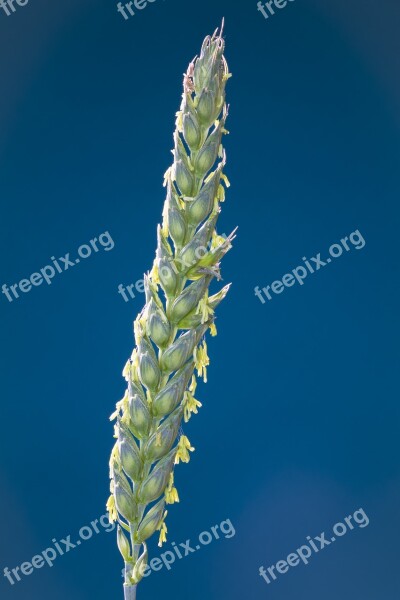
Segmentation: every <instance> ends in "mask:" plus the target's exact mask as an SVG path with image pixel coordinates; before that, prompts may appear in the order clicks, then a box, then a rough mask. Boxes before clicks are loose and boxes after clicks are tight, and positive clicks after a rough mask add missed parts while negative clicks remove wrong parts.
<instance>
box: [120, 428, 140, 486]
mask: <svg viewBox="0 0 400 600" xmlns="http://www.w3.org/2000/svg"><path fill="white" fill-rule="evenodd" d="M118 452H119V457H120V461H121V465H122V468H123V469H124V471H125V473H126V474H127V475H129V477H130V478H131V479H132V480H133V481H138V480H139V477H140V474H141V471H142V460H141V458H140V451H139V448H138V447H137V444H136V442H135V440H134V438H133V437H132V435H131V433H130V431H129V430H128V429H127V428H126V427H125V426H124V425H123V424H122V423H121V422H119V423H118Z"/></svg>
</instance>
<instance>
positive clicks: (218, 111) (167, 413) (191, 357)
mask: <svg viewBox="0 0 400 600" xmlns="http://www.w3.org/2000/svg"><path fill="white" fill-rule="evenodd" d="M224 46H225V43H224V40H223V38H222V28H221V31H220V32H219V31H218V30H217V31H216V32H215V33H214V34H213V35H212V36H208V37H206V39H205V40H204V42H203V45H202V48H201V53H200V55H199V56H198V57H196V58H195V59H194V60H193V61H192V62H191V63H190V65H189V68H188V70H187V72H186V74H185V75H184V82H183V94H182V103H181V107H180V110H179V112H178V113H177V119H176V130H175V134H174V150H173V156H174V161H173V165H172V166H171V167H170V168H169V169H168V171H167V172H166V174H165V182H164V185H165V187H166V189H167V197H166V200H165V204H164V210H163V222H162V225H161V226H158V232H157V242H158V243H157V251H156V257H155V260H154V264H153V267H152V270H151V271H150V273H148V274H147V275H146V276H145V292H146V304H145V307H144V308H143V310H142V312H141V313H140V314H139V315H138V317H137V318H136V320H135V323H134V333H135V343H136V346H135V348H134V350H133V352H132V355H131V358H130V359H129V360H128V362H127V364H126V366H125V368H124V371H123V376H124V378H125V379H126V381H127V389H126V393H125V395H124V397H123V399H122V400H121V401H120V402H118V403H117V407H116V411H115V412H114V414H113V415H111V419H112V420H114V419H115V420H116V423H115V437H116V438H117V441H116V443H115V445H114V447H113V450H112V453H111V459H110V478H111V496H110V498H109V500H108V502H107V508H108V511H109V515H110V520H112V521H118V524H119V525H118V533H117V538H118V547H119V550H120V552H121V554H122V556H123V559H124V562H125V583H124V591H125V600H135V598H136V588H137V584H138V583H139V581H140V580H141V579H142V577H143V570H144V568H145V567H146V565H147V546H146V540H147V539H148V538H149V537H151V536H152V535H153V534H154V533H155V532H156V531H159V532H160V539H159V545H161V544H162V543H163V542H164V541H165V540H166V533H167V528H166V524H165V517H166V514H167V511H166V510H165V507H166V505H167V504H173V503H174V502H179V497H178V492H177V490H176V487H175V484H174V467H175V465H176V464H178V463H179V462H180V461H182V462H188V461H189V456H190V452H192V451H193V450H194V448H192V446H191V444H190V442H189V440H188V438H187V437H186V436H185V435H184V434H183V432H182V423H185V422H187V421H188V420H189V419H190V417H191V415H192V414H193V413H197V409H198V407H200V406H201V404H200V402H199V401H198V400H196V398H195V396H194V394H195V390H196V377H199V376H200V377H203V379H204V380H205V381H206V377H207V366H208V364H209V359H208V355H207V345H206V341H205V334H206V331H207V329H210V330H211V334H212V335H215V334H216V329H215V323H214V319H215V314H214V311H215V309H216V307H217V306H218V304H219V303H220V302H221V301H222V300H223V299H224V298H225V296H226V294H227V292H228V289H229V285H227V286H225V287H223V288H222V289H221V290H220V291H219V292H218V293H216V294H214V295H212V296H209V286H210V283H211V282H212V281H213V280H214V279H220V261H221V259H222V257H223V256H224V255H225V254H226V252H228V250H230V248H231V242H232V239H233V238H234V233H233V234H231V235H230V236H228V237H224V236H220V235H218V234H217V231H216V228H215V226H216V222H217V219H218V215H219V213H220V203H221V202H223V201H224V198H225V188H224V186H223V183H225V185H226V186H228V185H229V183H228V180H227V178H226V176H225V175H224V173H223V169H224V167H225V162H226V157H225V152H224V150H223V147H222V136H223V135H224V134H225V133H227V131H226V130H225V121H226V118H227V112H228V111H227V106H226V103H225V85H226V82H227V80H228V78H229V76H230V74H229V72H228V66H227V63H226V60H225V57H224ZM196 372H197V376H196Z"/></svg>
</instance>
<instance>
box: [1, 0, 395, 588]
mask: <svg viewBox="0 0 400 600" xmlns="http://www.w3.org/2000/svg"><path fill="white" fill-rule="evenodd" d="M100 4H101V5H100ZM349 4H351V6H349ZM223 15H224V16H225V18H226V41H227V57H228V60H229V65H230V69H231V71H232V72H233V74H234V77H233V78H232V79H231V80H230V82H229V88H228V97H229V103H230V105H231V110H230V117H229V126H228V129H229V130H230V131H231V134H230V136H229V137H228V138H227V139H226V146H227V152H228V167H227V174H228V175H229V177H230V180H231V183H232V187H231V189H230V190H229V192H228V198H227V202H226V204H225V205H224V206H223V214H222V215H221V219H220V223H221V224H220V231H221V232H226V233H228V232H229V231H231V230H232V229H233V228H234V227H235V226H236V225H239V232H238V238H237V240H236V242H235V248H234V250H233V251H232V252H231V253H230V254H229V255H228V256H227V257H226V259H225V260H224V270H223V274H224V279H225V281H226V282H228V281H232V282H233V287H232V289H231V292H230V294H229V298H228V299H227V300H226V301H225V302H224V304H223V305H221V307H220V310H219V319H218V329H219V335H218V337H217V338H215V339H213V340H212V341H210V343H209V350H210V355H211V363H212V364H211V367H210V370H209V383H208V384H207V386H204V385H201V386H200V387H199V389H198V397H199V399H200V400H201V401H202V402H203V408H202V409H201V411H200V413H199V415H198V416H197V417H195V418H193V419H192V420H191V422H190V423H189V425H188V426H187V428H186V433H187V434H188V435H189V437H190V439H191V441H192V444H193V445H194V446H195V447H196V452H195V453H194V454H193V457H192V461H191V463H190V464H189V465H183V466H181V467H179V470H177V477H176V479H177V486H178V489H179V493H180V496H181V503H180V504H179V505H175V506H172V507H171V508H170V511H169V516H168V528H169V542H171V541H173V540H174V541H175V542H177V543H178V542H184V541H185V540H186V539H187V538H191V539H192V540H194V539H195V538H196V537H197V536H198V535H199V533H201V532H202V531H204V530H210V529H211V527H212V526H213V525H215V524H218V523H220V522H221V521H223V520H225V519H231V521H232V523H233V525H234V527H235V530H236V535H235V536H234V537H233V538H231V539H220V540H218V541H214V542H213V543H212V544H210V545H209V546H207V547H204V548H202V550H201V551H200V552H198V553H197V554H192V555H191V556H190V557H187V558H186V559H185V560H182V561H177V562H176V564H175V565H174V567H173V569H172V570H171V571H170V572H167V571H166V569H163V570H162V571H160V572H158V573H154V574H152V575H151V576H150V577H149V578H148V579H146V580H145V581H144V583H142V584H140V587H139V593H138V598H140V599H143V600H145V598H159V597H160V598H161V597H163V598H166V599H168V600H169V599H171V600H172V599H174V600H176V599H178V598H191V599H193V600H197V599H199V600H200V599H203V598H208V599H210V600H214V599H215V600H216V599H220V598H230V599H232V600H236V599H238V600H239V599H242V598H243V597H246V598H252V599H255V600H261V599H263V598H267V597H269V598H271V599H273V600H288V599H297V598H302V599H303V598H307V599H308V600H320V599H321V598H326V599H327V600H337V598H341V599H342V600H354V599H357V600H358V599H361V598H362V599H363V600H377V599H378V598H379V600H397V599H398V598H399V592H400V585H399V580H398V564H397V556H398V541H397V538H398V533H399V491H400V476H399V446H398V437H399V429H398V427H399V408H398V405H399V402H398V400H399V394H398V392H399V390H398V388H399V386H398V359H399V352H398V346H399V344H398V339H399V338H398V334H399V322H398V276H399V273H398V264H399V263H398V231H399V206H398V203H399V200H398V199H399V191H400V190H399V188H400V186H399V179H398V168H399V154H398V153H399V128H398V127H399V123H400V86H399V80H398V67H399V56H400V52H399V39H398V34H397V31H398V27H399V22H400V11H399V5H398V4H397V3H396V2H394V1H389V0H385V1H384V2H381V3H379V4H378V3H377V2H375V1H372V0H352V1H351V3H349V2H347V1H346V0H322V1H321V0H297V1H296V2H293V3H289V4H288V6H287V7H286V8H285V9H284V10H280V11H277V14H276V15H275V16H274V17H271V18H270V19H268V20H265V19H264V18H263V17H262V15H261V14H260V13H259V12H257V10H256V3H255V2H249V1H247V0H246V1H244V0H243V1H242V2H237V1H235V2H232V0H218V1H215V0H203V1H202V2H193V1H192V2H188V1H187V0H165V1H163V0H156V2H154V3H153V4H149V5H148V6H147V7H146V9H144V10H142V11H140V12H139V11H137V14H136V15H135V16H134V17H132V18H130V19H129V20H128V21H124V19H123V18H122V17H121V15H119V14H118V13H117V12H116V2H114V0H107V1H105V0H104V1H103V2H101V3H99V2H98V1H95V0H86V2H80V1H78V0H68V2H67V1H66V0H63V1H60V2H54V1H51V0H30V2H29V3H28V5H27V6H25V7H18V8H17V12H16V13H15V14H13V15H11V16H10V17H6V15H5V14H3V13H1V14H0V77H1V81H2V94H1V97H0V131H1V141H0V154H1V162H0V195H1V196H0V197H1V202H2V218H1V224H0V256H1V281H0V284H3V283H6V284H8V285H11V284H14V283H17V282H18V281H20V280H21V279H23V278H26V277H29V276H30V275H31V273H33V272H35V271H38V270H39V269H40V268H41V267H43V266H44V265H46V264H48V263H49V260H50V257H51V256H53V255H54V256H57V257H58V256H64V255H65V254H66V253H67V252H71V254H72V255H74V254H75V255H76V251H77V248H78V247H79V246H80V245H81V244H84V243H87V242H88V241H89V240H90V239H92V238H93V237H95V236H99V234H101V233H102V232H104V231H109V233H110V235H111V236H112V238H113V240H114V242H115V247H114V249H113V250H112V251H109V252H104V251H101V252H98V253H97V254H93V256H91V257H90V258H88V259H87V260H86V261H82V263H81V264H80V265H79V266H76V267H74V268H70V269H69V270H68V272H66V273H63V274H62V275H59V276H56V277H55V278H54V279H53V283H52V285H51V286H47V285H46V284H43V285H42V286H40V287H37V288H35V289H33V290H31V291H30V292H29V293H27V294H25V295H22V294H21V296H23V297H21V298H20V299H18V300H15V301H14V302H13V303H9V302H8V301H7V299H6V297H5V296H3V295H1V297H0V318H1V327H2V329H1V330H2V336H1V337H2V360H1V375H2V419H1V423H0V444H1V445H0V449H1V463H0V474H1V481H2V494H1V500H0V507H1V510H0V532H1V534H0V559H1V561H0V569H1V572H2V571H3V568H4V567H7V566H8V567H9V568H13V567H15V566H17V565H20V564H21V563H22V562H24V561H29V560H30V559H31V558H32V556H34V555H36V554H38V553H40V552H41V551H42V550H45V549H46V548H47V547H48V546H51V545H52V542H51V540H52V539H53V538H56V539H61V538H64V537H65V536H67V535H68V534H71V539H72V540H73V541H74V540H76V538H77V532H78V531H79V528H80V527H81V526H83V525H88V524H90V522H91V521H92V520H93V519H96V518H99V516H100V515H102V514H103V513H104V505H105V501H106V499H107V496H108V457H109V451H110V448H111V445H112V442H113V440H112V426H111V424H110V423H109V421H108V416H109V414H110V413H111V412H112V410H113V408H114V405H115V402H116V401H117V400H118V399H119V398H120V397H121V396H122V394H123V390H124V382H123V379H122V377H121V370H122V367H123V365H124V363H125V361H126V359H127V357H128V356H129V354H130V352H131V350H132V342H133V338H132V321H133V319H134V317H135V316H136V314H137V312H138V311H139V310H140V309H141V307H142V304H143V296H142V295H141V294H139V293H138V294H136V297H135V298H134V299H133V300H131V301H130V302H128V303H125V302H124V300H123V299H122V297H121V296H120V295H119V294H118V293H117V287H118V284H120V283H122V284H124V285H129V284H131V283H134V282H135V281H136V280H137V279H140V278H141V277H142V274H143V272H144V271H146V270H147V269H148V268H149V267H150V266H151V262H152V260H153V256H154V249H155V227H156V223H157V222H158V221H159V219H160V213H161V208H162V203H163V200H164V190H163V189H162V176H163V173H164V171H165V170H166V168H167V167H168V166H169V164H170V162H171V155H170V152H169V150H170V148H171V147H172V132H173V128H174V120H175V117H174V115H175V111H176V110H177V109H178V107H179V103H180V94H181V82H182V73H183V72H184V70H185V69H186V66H187V63H188V62H189V60H190V59H191V58H192V57H193V56H194V55H195V54H196V53H197V52H198V51H199V48H200V44H201V42H202V39H203V37H204V36H205V35H206V34H208V33H210V32H212V31H213V30H214V29H215V28H216V27H217V26H218V24H219V23H220V21H221V18H222V16H223ZM356 229H359V230H360V232H361V233H362V235H363V236H364V238H365V240H366V246H365V248H363V249H362V250H360V251H356V250H355V249H353V250H352V251H351V252H348V253H345V254H344V255H343V256H342V257H340V258H339V259H337V260H336V261H333V262H332V264H331V265H329V267H326V268H325V269H323V270H321V271H319V272H318V273H316V274H315V275H313V276H309V277H308V279H307V280H306V282H305V284H304V285H303V286H302V287H300V286H299V285H296V286H294V287H292V288H290V289H287V290H286V291H285V293H283V294H282V295H280V296H274V297H273V300H272V301H271V302H267V303H266V304H264V305H263V304H261V303H260V301H259V300H257V298H256V297H255V296H254V287H255V286H256V285H258V286H260V287H263V286H266V285H269V284H271V283H272V282H273V281H274V280H276V279H280V278H281V277H282V276H283V275H284V274H285V273H287V272H288V271H290V270H291V269H293V268H294V267H296V266H297V265H298V264H301V259H302V257H303V256H308V257H310V256H315V255H316V254H317V253H318V252H322V253H324V252H325V254H326V251H327V249H328V248H329V246H330V245H331V244H332V243H335V242H337V241H339V240H340V239H341V238H342V237H344V236H346V235H349V234H350V233H351V232H352V231H354V230H356ZM360 507H362V508H363V509H364V510H365V512H366V514H367V515H368V517H369V519H370V524H369V526H368V527H366V528H364V529H359V528H356V529H355V530H354V531H352V532H349V533H348V534H347V535H346V536H344V537H343V538H341V539H340V540H338V541H337V542H336V544H334V545H331V546H330V547H329V548H325V550H324V552H320V553H319V554H318V555H315V556H313V557H312V558H311V560H310V564H309V565H308V566H307V567H306V566H304V565H302V566H298V567H296V568H293V569H290V571H289V573H287V574H286V575H282V576H280V578H279V580H278V581H276V582H274V583H273V584H271V585H269V586H267V584H266V583H265V582H264V581H263V579H262V578H261V577H260V576H259V574H258V569H259V567H260V566H261V565H264V567H266V568H267V567H268V566H270V565H271V564H273V563H276V562H277V561H278V560H280V559H284V558H285V557H286V556H287V555H288V554H289V553H291V552H293V551H295V550H296V548H298V547H299V546H300V545H301V544H303V543H304V542H305V539H306V536H307V535H311V536H315V535H319V534H320V532H321V531H323V530H325V531H329V530H331V528H332V526H333V525H334V524H335V523H336V522H337V521H340V520H342V519H343V518H344V517H345V516H347V515H350V514H352V513H353V512H354V511H355V510H357V509H358V508H360ZM168 548H169V544H167V545H166V546H165V549H168ZM159 553H160V550H159V549H158V548H157V547H156V543H155V542H153V543H152V544H151V555H152V556H153V557H154V556H158V555H159ZM121 568H122V561H121V558H120V555H119V553H118V551H117V549H116V545H115V536H114V533H110V534H106V533H104V532H101V534H98V535H95V536H94V537H93V538H92V539H91V540H88V541H87V542H85V543H83V544H82V545H81V547H80V548H77V549H74V550H73V551H71V552H69V553H68V554H66V555H65V556H63V557H60V558H58V559H57V561H56V562H55V564H54V566H53V568H51V569H50V568H48V567H46V568H43V569H41V570H35V572H34V573H33V574H32V575H30V576H29V577H23V580H22V581H21V582H19V583H18V584H15V585H14V586H11V585H10V584H9V582H8V581H7V580H6V579H5V578H4V577H1V581H0V596H1V598H5V599H6V600H14V599H15V600H19V599H26V598H41V599H43V600H47V599H49V600H50V599H53V598H57V599H58V600H70V599H71V598H74V600H89V598H90V599H91V598H98V599H100V598H101V599H103V598H104V599H108V598H121V595H122V589H121V588H120V585H121V583H122V580H121V577H120V570H121ZM161 595H162V596H161Z"/></svg>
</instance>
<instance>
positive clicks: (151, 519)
mask: <svg viewBox="0 0 400 600" xmlns="http://www.w3.org/2000/svg"><path fill="white" fill-rule="evenodd" d="M164 507H165V500H164V498H162V499H161V500H160V501H159V502H157V504H155V505H154V506H153V507H152V508H151V509H150V510H149V512H148V513H147V515H146V516H145V517H144V518H143V520H142V522H141V523H140V525H139V529H138V531H137V534H136V538H135V542H136V543H137V544H142V543H143V542H144V541H145V540H147V539H148V538H149V537H151V536H152V535H153V533H154V532H155V531H156V530H157V528H158V527H159V526H160V522H161V519H162V516H163V513H164Z"/></svg>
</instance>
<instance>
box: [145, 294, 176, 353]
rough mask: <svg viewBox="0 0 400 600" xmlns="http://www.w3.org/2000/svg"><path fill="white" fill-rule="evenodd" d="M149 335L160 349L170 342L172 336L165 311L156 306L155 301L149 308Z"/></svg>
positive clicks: (151, 302)
mask: <svg viewBox="0 0 400 600" xmlns="http://www.w3.org/2000/svg"><path fill="white" fill-rule="evenodd" d="M147 333H148V335H149V336H150V337H151V339H152V340H153V342H154V343H155V344H157V346H158V347H159V348H161V347H162V346H164V345H165V344H166V343H167V342H168V340H169V336H170V334H171V328H170V325H169V322H168V319H167V317H166V315H165V313H164V311H163V310H162V309H161V308H160V307H159V306H157V305H156V303H155V302H154V300H153V299H152V300H151V301H150V304H149V307H148V320H147Z"/></svg>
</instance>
